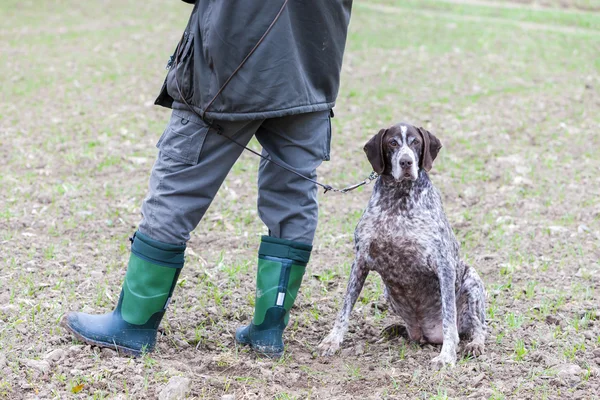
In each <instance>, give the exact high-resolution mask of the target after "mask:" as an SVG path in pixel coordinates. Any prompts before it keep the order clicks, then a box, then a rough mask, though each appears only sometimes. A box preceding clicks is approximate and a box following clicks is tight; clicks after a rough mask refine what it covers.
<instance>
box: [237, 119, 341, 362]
mask: <svg viewBox="0 0 600 400" xmlns="http://www.w3.org/2000/svg"><path fill="white" fill-rule="evenodd" d="M256 137H257V139H258V140H259V142H260V143H261V144H262V146H263V149H264V150H263V154H265V155H266V154H268V155H269V156H270V157H271V158H272V159H274V160H276V161H277V162H278V163H280V164H283V165H286V166H288V167H290V168H291V169H293V170H295V171H298V172H299V173H301V174H302V175H304V176H306V177H309V178H311V179H316V175H317V174H316V169H317V167H318V166H319V165H320V164H321V162H322V161H323V160H327V159H329V142H330V138H331V125H330V121H329V112H318V113H310V114H301V115H295V116H290V117H283V118H277V119H269V120H266V121H265V122H264V123H263V124H262V125H261V127H260V128H259V129H258V130H257V132H256ZM258 184H259V195H258V211H259V215H260V217H261V219H262V220H263V222H264V223H265V225H266V226H267V227H268V228H269V236H264V237H263V238H262V241H261V245H260V249H259V257H258V269H257V278H256V301H255V309H254V318H253V319H252V322H251V323H250V324H249V325H247V326H245V327H242V328H239V329H238V330H237V331H236V341H237V342H238V343H241V344H249V345H251V346H252V348H253V349H254V350H256V351H258V352H260V353H262V354H264V355H267V356H270V357H280V356H281V355H282V354H283V350H284V345H283V340H282V335H283V330H284V329H285V327H286V326H287V324H288V320H289V311H290V309H291V308H292V306H293V304H294V301H295V300H296V296H297V294H298V291H299V289H300V284H301V283H302V278H303V276H304V272H305V270H306V265H307V263H308V261H309V258H310V253H311V250H312V241H313V237H314V235H315V230H316V227H317V217H318V203H317V186H316V185H315V184H314V183H313V182H310V181H307V180H306V179H303V178H301V177H299V176H298V175H296V174H294V173H292V172H289V171H286V170H284V169H282V168H281V167H279V166H277V165H275V164H274V163H272V162H269V161H265V160H262V161H261V164H260V170H259V178H258Z"/></svg>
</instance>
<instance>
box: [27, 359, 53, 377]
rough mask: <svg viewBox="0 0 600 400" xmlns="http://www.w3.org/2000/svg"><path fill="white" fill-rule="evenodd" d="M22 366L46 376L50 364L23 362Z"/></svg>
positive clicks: (36, 361) (34, 361)
mask: <svg viewBox="0 0 600 400" xmlns="http://www.w3.org/2000/svg"><path fill="white" fill-rule="evenodd" d="M22 363H23V365H25V366H27V367H29V368H31V369H33V370H35V371H37V372H39V373H41V374H46V373H48V372H49V371H50V364H49V363H48V361H39V360H23V361H22Z"/></svg>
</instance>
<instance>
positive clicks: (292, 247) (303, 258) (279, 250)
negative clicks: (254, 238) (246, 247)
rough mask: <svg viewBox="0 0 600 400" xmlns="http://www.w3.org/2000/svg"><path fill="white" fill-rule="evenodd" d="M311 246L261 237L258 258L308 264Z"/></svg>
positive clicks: (270, 237)
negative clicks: (272, 258)
mask: <svg viewBox="0 0 600 400" xmlns="http://www.w3.org/2000/svg"><path fill="white" fill-rule="evenodd" d="M311 251H312V246H311V245H308V244H304V243H299V242H294V241H292V240H286V239H278V238H274V237H272V236H263V237H262V240H261V243H260V248H259V249H258V255H259V256H271V257H280V258H287V259H290V260H293V261H296V262H299V263H304V264H306V263H308V260H309V259H310V252H311Z"/></svg>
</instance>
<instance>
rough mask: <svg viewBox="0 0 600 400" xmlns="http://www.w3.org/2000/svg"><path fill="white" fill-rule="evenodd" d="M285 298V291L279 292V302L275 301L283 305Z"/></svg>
mask: <svg viewBox="0 0 600 400" xmlns="http://www.w3.org/2000/svg"><path fill="white" fill-rule="evenodd" d="M283 300H285V293H278V294H277V303H275V304H276V305H278V306H282V305H283Z"/></svg>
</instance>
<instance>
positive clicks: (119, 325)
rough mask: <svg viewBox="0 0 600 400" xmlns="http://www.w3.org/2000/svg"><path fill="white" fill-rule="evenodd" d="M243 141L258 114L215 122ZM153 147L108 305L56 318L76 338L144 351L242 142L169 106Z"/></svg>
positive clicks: (128, 350)
mask: <svg viewBox="0 0 600 400" xmlns="http://www.w3.org/2000/svg"><path fill="white" fill-rule="evenodd" d="M220 125H221V127H222V128H223V134H225V135H229V136H231V137H235V138H236V140H238V141H239V142H241V143H244V144H246V143H247V142H248V141H250V139H251V138H252V136H253V134H254V132H255V131H256V129H257V127H258V126H259V125H260V121H246V122H225V123H220ZM158 147H159V149H160V152H159V154H158V157H157V160H156V162H155V164H154V167H153V169H152V173H151V176H150V184H149V192H148V196H147V197H146V199H145V200H144V202H143V204H142V215H143V219H142V221H141V223H140V226H139V229H138V232H136V234H135V235H134V237H133V239H132V246H131V255H130V258H129V264H128V268H127V273H126V275H125V280H124V283H123V289H122V290H121V295H120V297H119V301H118V303H117V306H116V308H115V310H114V311H112V312H110V313H108V314H103V315H90V314H85V313H80V312H71V313H68V314H67V315H65V317H64V318H63V321H62V325H63V326H64V327H65V328H67V329H68V330H69V331H70V332H72V333H73V334H74V335H75V336H76V337H77V338H78V339H80V340H83V341H85V342H87V343H90V344H94V345H98V346H104V347H111V348H114V349H117V350H120V351H123V352H125V353H129V354H134V355H138V354H140V353H141V352H142V351H151V350H152V349H153V348H154V345H155V342H156V332H157V329H158V326H159V324H160V321H161V320H162V317H163V315H164V313H165V311H166V308H167V306H168V304H169V301H170V299H171V296H172V293H173V290H174V288H175V283H176V281H177V278H178V276H179V273H180V271H181V268H183V264H184V252H185V244H186V242H187V241H188V239H189V234H190V232H191V231H192V230H193V229H194V228H195V227H196V225H197V224H198V223H199V222H200V220H201V219H202V217H203V215H204V213H205V212H206V210H207V208H208V206H209V205H210V203H211V201H212V199H213V198H214V196H215V194H216V193H217V190H218V189H219V187H220V186H221V184H222V183H223V180H224V179H225V177H226V176H227V173H228V172H229V170H230V169H231V167H232V166H233V164H234V163H235V161H236V160H237V158H238V157H239V155H240V154H241V151H242V149H241V148H240V147H238V146H236V145H235V144H233V143H231V142H230V141H228V140H227V139H226V138H224V137H222V136H220V135H219V134H217V133H216V132H215V131H214V130H212V129H208V127H207V126H206V125H205V124H204V123H203V122H202V121H201V120H200V118H199V117H197V116H196V115H195V114H193V113H191V112H184V111H174V112H173V114H172V116H171V120H170V121H169V124H168V126H167V129H166V130H165V132H164V133H163V135H162V137H161V139H160V141H159V144H158Z"/></svg>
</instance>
